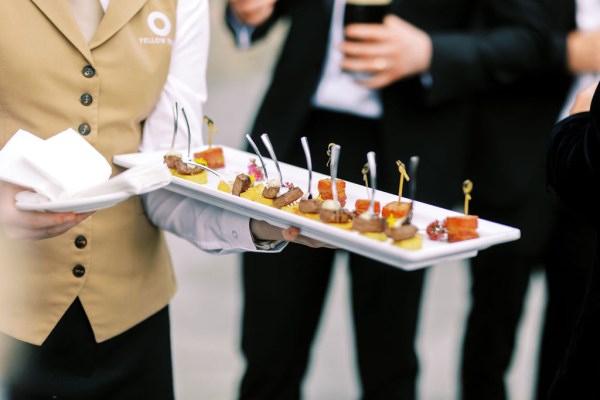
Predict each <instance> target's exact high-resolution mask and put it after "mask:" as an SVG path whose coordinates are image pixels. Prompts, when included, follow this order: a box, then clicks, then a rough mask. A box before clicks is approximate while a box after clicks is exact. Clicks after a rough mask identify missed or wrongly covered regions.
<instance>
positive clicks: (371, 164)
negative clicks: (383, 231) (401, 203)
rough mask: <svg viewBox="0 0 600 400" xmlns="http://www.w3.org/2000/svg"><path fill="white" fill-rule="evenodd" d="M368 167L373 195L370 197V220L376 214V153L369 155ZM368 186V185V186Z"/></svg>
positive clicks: (368, 210) (369, 153)
mask: <svg viewBox="0 0 600 400" xmlns="http://www.w3.org/2000/svg"><path fill="white" fill-rule="evenodd" d="M367 165H368V167H369V175H371V195H370V196H369V200H370V202H369V208H368V209H367V212H368V216H369V218H374V217H376V216H377V215H376V214H375V210H374V209H375V190H376V189H377V181H376V169H377V165H376V163H375V153H374V152H372V151H370V152H368V153H367ZM367 186H368V185H367Z"/></svg>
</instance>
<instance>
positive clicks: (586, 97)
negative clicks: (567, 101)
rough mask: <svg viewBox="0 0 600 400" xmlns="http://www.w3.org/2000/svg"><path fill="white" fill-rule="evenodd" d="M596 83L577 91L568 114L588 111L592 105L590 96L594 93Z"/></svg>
mask: <svg viewBox="0 0 600 400" xmlns="http://www.w3.org/2000/svg"><path fill="white" fill-rule="evenodd" d="M597 87H598V84H597V83H596V84H595V85H591V86H590V87H588V88H587V89H584V90H582V91H581V92H579V93H577V95H576V96H575V101H574V103H573V107H571V110H570V112H569V113H570V115H573V114H577V113H580V112H586V111H590V108H591V106H592V98H593V97H594V93H595V92H596V88H597Z"/></svg>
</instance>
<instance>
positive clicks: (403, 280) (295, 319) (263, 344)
mask: <svg viewBox="0 0 600 400" xmlns="http://www.w3.org/2000/svg"><path fill="white" fill-rule="evenodd" d="M378 127H379V124H378V122H377V121H373V120H368V119H362V118H356V117H352V116H349V115H345V114H338V113H331V112H327V111H318V110H312V111H311V113H310V115H309V118H308V122H307V124H306V126H305V127H304V129H303V130H302V131H303V132H304V133H305V134H306V135H307V137H308V139H309V143H310V147H311V150H312V155H313V157H312V158H313V165H315V167H316V168H315V169H316V170H319V171H322V172H326V171H327V167H326V166H325V164H326V162H327V155H326V151H327V145H328V144H329V143H330V142H336V143H337V144H340V145H341V153H340V169H339V175H340V178H343V179H346V180H350V181H354V182H360V180H361V178H362V175H361V169H362V167H363V165H364V164H365V162H366V152H367V151H368V150H373V151H375V152H376V154H377V151H378V150H380V144H379V143H377V139H376V138H377V134H376V133H377V130H378V129H379V128H378ZM298 139H299V138H298ZM297 143H298V145H297V146H295V147H292V150H293V151H291V152H289V153H287V154H286V155H285V158H286V161H288V162H292V163H294V164H296V165H304V164H305V160H304V155H303V152H302V148H301V146H300V142H299V140H298V142H297ZM294 150H295V151H294ZM377 165H378V172H379V173H380V174H381V176H382V179H381V181H382V184H383V186H386V187H388V188H389V187H390V186H389V185H391V184H392V183H391V181H395V179H396V178H395V177H393V176H394V175H397V173H396V174H394V173H393V172H394V171H397V169H396V167H395V161H391V162H390V160H383V159H378V161H377ZM386 170H389V171H390V173H389V174H388V173H386V172H385V171H386ZM392 177H393V178H392ZM284 180H285V177H284ZM315 187H316V184H315ZM314 194H317V193H316V191H315V193H314ZM349 208H353V205H349ZM333 256H334V251H333V250H331V249H307V248H305V247H301V246H296V245H294V244H290V245H289V246H288V247H287V248H286V250H285V251H284V252H282V253H281V254H267V255H265V254H255V253H247V254H244V263H243V287H244V313H243V326H242V350H243V353H244V356H245V358H246V362H247V365H246V371H245V374H244V377H243V381H242V384H241V388H240V398H241V399H299V398H301V383H302V380H303V378H304V374H305V370H306V366H307V363H308V361H309V359H310V351H311V347H312V342H313V339H314V336H315V331H316V329H317V326H318V324H319V319H320V316H321V312H322V307H323V302H324V299H325V298H326V296H327V289H328V287H329V281H330V277H331V269H332V260H333ZM349 273H350V277H351V286H352V288H351V293H352V294H351V298H352V310H353V316H354V327H355V332H356V335H355V337H356V349H357V359H358V367H359V374H360V378H361V382H362V387H363V397H362V398H364V399H414V398H415V391H416V388H415V386H416V376H417V371H418V362H417V357H416V353H415V349H414V336H415V332H416V328H417V323H418V316H419V301H420V297H421V292H422V286H423V276H424V272H423V271H422V270H421V271H415V272H405V271H402V270H400V269H397V268H394V267H390V266H386V265H382V264H380V263H378V262H375V261H372V260H369V259H366V258H364V257H361V256H357V255H353V254H351V256H350V269H349Z"/></svg>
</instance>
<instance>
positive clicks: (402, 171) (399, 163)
mask: <svg viewBox="0 0 600 400" xmlns="http://www.w3.org/2000/svg"><path fill="white" fill-rule="evenodd" d="M396 165H397V166H398V172H400V187H399V188H398V201H399V202H400V201H402V188H403V186H404V180H405V179H406V181H407V182H408V181H410V178H409V176H408V174H407V173H406V167H405V166H404V163H403V162H402V161H400V160H398V161H396Z"/></svg>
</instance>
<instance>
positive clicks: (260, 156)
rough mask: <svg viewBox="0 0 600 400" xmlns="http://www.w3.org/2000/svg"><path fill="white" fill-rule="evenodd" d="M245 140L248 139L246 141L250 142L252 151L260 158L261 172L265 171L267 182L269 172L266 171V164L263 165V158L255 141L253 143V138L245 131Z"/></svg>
mask: <svg viewBox="0 0 600 400" xmlns="http://www.w3.org/2000/svg"><path fill="white" fill-rule="evenodd" d="M246 140H248V143H250V146H251V147H252V149H253V150H254V153H256V156H257V157H258V159H259V160H260V164H261V165H262V169H263V172H264V173H265V179H266V180H267V182H269V173H268V171H267V166H266V165H265V160H264V159H263V157H262V154H260V150H258V146H257V145H256V143H254V140H252V137H250V135H248V134H247V133H246Z"/></svg>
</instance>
